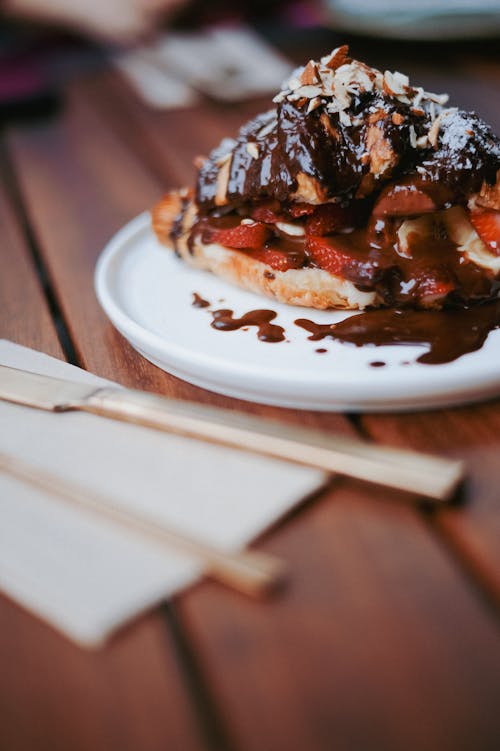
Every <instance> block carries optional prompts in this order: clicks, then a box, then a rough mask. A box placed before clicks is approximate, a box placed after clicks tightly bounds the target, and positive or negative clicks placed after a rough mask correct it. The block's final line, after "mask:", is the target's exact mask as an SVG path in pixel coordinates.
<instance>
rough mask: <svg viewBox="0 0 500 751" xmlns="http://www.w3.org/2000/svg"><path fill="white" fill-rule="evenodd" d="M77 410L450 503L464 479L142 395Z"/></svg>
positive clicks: (393, 454)
mask: <svg viewBox="0 0 500 751" xmlns="http://www.w3.org/2000/svg"><path fill="white" fill-rule="evenodd" d="M75 407H76V408H79V409H83V410H85V411H87V412H92V413H94V414H97V415H102V416H104V417H111V418H113V419H116V420H123V421H125V422H131V423H136V424H140V425H145V426H147V427H150V428H155V429H157V430H163V431H167V432H170V433H178V434H181V435H185V436H189V437H191V438H198V439H201V440H206V441H210V442H212V443H220V444H224V445H227V446H232V447H236V448H240V449H244V450H247V451H253V452H256V453H259V454H264V455H266V456H273V457H276V458H279V459H285V460H288V461H292V462H296V463H299V464H303V465H306V466H310V467H315V468H316V469H321V470H324V471H326V472H329V473H339V474H342V475H347V476H350V477H355V478H357V479H361V480H366V481H368V482H374V483H378V484H380V485H385V486H387V487H392V488H398V489H400V490H406V491H409V492H411V493H412V495H413V497H415V496H416V495H421V496H422V495H423V496H427V497H429V498H433V499H435V500H441V501H443V500H447V499H448V498H450V497H451V495H452V494H453V492H454V491H455V490H456V488H457V486H458V484H459V483H460V481H461V480H462V479H463V476H464V465H463V463H462V462H460V461H456V460H450V459H444V458H441V457H437V456H431V455H427V454H420V453H416V452H413V451H403V450H400V449H392V448H386V447H383V446H377V445H374V444H370V443H368V442H365V441H359V440H353V439H349V438H344V437H343V436H334V435H330V434H328V433H325V432H322V431H318V430H312V429H309V428H302V427H299V426H295V425H293V426H291V425H284V424H282V423H279V422H275V421H272V420H266V419H263V418H260V417H254V416H252V415H246V414H243V413H239V412H234V411H231V410H227V409H220V408H218V407H210V406H206V405H204V404H196V403H192V402H184V401H179V400H171V399H166V398H165V397H161V396H156V395H154V394H146V393H144V392H142V391H133V390H125V389H114V388H104V389H99V390H98V391H96V392H94V394H92V395H91V396H90V397H87V398H86V399H85V400H84V401H82V402H81V403H79V404H78V405H75Z"/></svg>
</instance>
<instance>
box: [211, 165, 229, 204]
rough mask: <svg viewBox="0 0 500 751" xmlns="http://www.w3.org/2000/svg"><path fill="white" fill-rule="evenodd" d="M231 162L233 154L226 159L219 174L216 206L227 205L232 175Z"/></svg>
mask: <svg viewBox="0 0 500 751" xmlns="http://www.w3.org/2000/svg"><path fill="white" fill-rule="evenodd" d="M231 161H232V154H229V158H228V159H226V161H225V162H224V164H223V165H222V166H221V168H220V170H219V172H218V174H217V190H216V193H215V205H216V206H224V204H226V203H227V186H228V183H229V175H230V173H231Z"/></svg>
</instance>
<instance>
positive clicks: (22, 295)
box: [0, 189, 64, 359]
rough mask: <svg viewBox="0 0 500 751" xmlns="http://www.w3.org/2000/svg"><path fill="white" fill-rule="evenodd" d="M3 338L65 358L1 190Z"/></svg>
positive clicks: (0, 306)
mask: <svg viewBox="0 0 500 751" xmlns="http://www.w3.org/2000/svg"><path fill="white" fill-rule="evenodd" d="M0 230H1V234H2V243H1V246H0V258H1V264H2V272H1V273H0V310H1V311H2V313H1V315H0V338H2V339H10V340H12V341H14V342H17V343H18V344H23V345H25V346H28V347H34V348H35V349H40V350H42V351H44V352H46V353H47V354H49V355H52V356H53V357H59V358H60V359H63V358H64V355H63V352H62V349H61V345H60V344H59V340H58V338H57V333H56V330H55V328H54V326H53V324H52V320H51V317H50V313H49V308H48V305H47V302H46V300H45V297H44V295H43V291H42V289H41V286H40V283H39V281H38V278H37V276H36V274H35V271H34V268H33V264H32V261H31V257H30V255H29V251H28V249H27V247H26V244H25V242H24V238H23V235H22V232H21V229H20V227H19V225H18V223H17V221H16V220H15V218H14V213H13V210H12V206H11V203H10V201H9V199H8V198H7V195H6V193H5V191H4V190H2V189H0Z"/></svg>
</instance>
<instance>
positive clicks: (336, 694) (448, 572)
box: [180, 482, 500, 751]
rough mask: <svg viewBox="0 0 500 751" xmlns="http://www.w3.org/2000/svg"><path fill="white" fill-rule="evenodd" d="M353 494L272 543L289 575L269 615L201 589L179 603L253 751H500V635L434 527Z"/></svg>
mask: <svg viewBox="0 0 500 751" xmlns="http://www.w3.org/2000/svg"><path fill="white" fill-rule="evenodd" d="M388 496H389V494H387V493H385V492H384V491H376V492H375V491H372V492H371V493H370V494H367V493H366V490H365V489H363V488H361V486H358V485H356V484H355V483H347V482H346V483H344V484H343V485H342V486H339V487H338V488H337V489H336V491H335V492H332V493H330V494H329V495H327V496H326V497H324V498H322V500H321V501H319V502H317V503H316V504H315V505H314V506H313V507H311V508H310V509H308V510H307V513H303V514H301V515H300V518H297V517H296V518H294V519H293V520H292V521H291V522H289V523H288V524H287V526H286V527H284V528H281V529H280V530H279V531H277V532H275V533H274V534H273V536H272V538H269V539H268V540H267V542H266V544H265V546H264V548H265V550H267V551H269V552H273V553H274V554H279V555H281V556H282V557H284V558H285V559H288V560H289V561H290V563H291V566H292V574H291V584H290V589H289V591H288V592H287V596H286V597H283V598H281V599H279V600H276V601H275V602H272V603H269V604H267V605H266V606H265V607H263V606H262V605H259V604H255V603H252V602H240V601H237V599H236V597H234V596H231V595H230V594H228V593H222V592H217V591H216V590H215V588H214V587H208V586H204V587H203V588H200V589H199V590H198V591H195V592H193V593H191V594H188V595H187V596H186V597H184V598H183V600H182V602H181V604H180V612H181V618H182V619H183V623H184V627H185V628H186V629H188V631H189V633H190V634H191V637H192V639H193V641H194V644H195V648H196V649H197V652H198V654H199V655H200V658H199V659H200V661H201V664H202V667H203V670H204V672H205V675H206V676H207V677H208V678H209V680H210V682H211V684H212V686H213V688H214V690H215V693H216V696H217V698H218V702H219V705H220V706H221V707H224V709H225V713H226V714H225V716H226V723H227V725H228V727H229V732H230V733H231V734H232V736H233V737H234V738H235V740H236V743H237V745H238V744H239V745H240V746H241V747H242V748H245V750H246V751H303V749H307V750H308V751H329V750H330V749H335V751H352V749H370V751H400V749H405V751H421V749H426V751H467V750H468V749H473V748H478V749H479V748H480V749H484V750H486V749H489V750H490V751H493V750H494V749H495V748H497V747H498V744H499V742H500V718H499V717H498V712H497V706H498V696H499V695H500V694H499V691H500V676H499V670H500V649H499V638H498V625H497V624H496V622H495V621H494V620H493V619H492V618H490V617H489V615H488V614H487V613H486V612H485V611H484V610H483V608H482V603H481V601H480V599H478V597H477V594H476V593H475V592H474V591H473V590H472V588H469V587H467V585H466V584H465V583H464V581H463V579H462V578H461V577H460V575H459V572H458V571H457V568H456V566H455V564H454V562H453V560H451V559H450V558H447V557H446V555H445V554H444V553H443V550H442V549H441V547H440V546H439V545H438V544H436V541H435V539H433V537H431V536H430V535H429V534H428V530H427V529H426V527H425V524H424V523H423V522H422V523H418V522H417V520H416V518H415V515H414V514H413V513H412V511H411V510H410V509H409V508H407V507H404V506H402V505H397V504H398V502H397V500H396V498H395V497H394V496H393V495H392V494H391V496H390V497H388Z"/></svg>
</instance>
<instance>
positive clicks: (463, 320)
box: [295, 300, 500, 365]
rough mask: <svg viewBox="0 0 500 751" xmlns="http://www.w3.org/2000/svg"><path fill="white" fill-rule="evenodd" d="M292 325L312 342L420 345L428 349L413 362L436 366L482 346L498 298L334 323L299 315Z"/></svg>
mask: <svg viewBox="0 0 500 751" xmlns="http://www.w3.org/2000/svg"><path fill="white" fill-rule="evenodd" d="M295 324H296V325H297V326H300V327H301V328H303V329H306V331H309V332H310V334H311V335H310V336H309V337H308V339H311V340H312V341H319V340H321V339H325V338H326V337H330V338H331V339H336V340H338V341H341V342H348V343H351V344H355V345H356V346H357V347H360V346H363V345H366V344H371V345H376V346H382V345H411V344H424V345H426V346H427V347H429V348H430V349H429V351H428V352H425V353H424V354H422V355H420V357H418V358H417V362H421V363H425V364H427V365H437V364H440V363H446V362H452V361H453V360H456V359H457V358H459V357H461V356H462V355H465V354H467V353H469V352H474V351H475V350H478V349H480V348H481V347H482V346H483V344H484V342H485V341H486V337H487V336H488V334H489V333H490V331H493V330H494V329H497V328H499V327H500V300H497V301H495V302H490V303H486V304H483V305H477V306H475V307H472V308H465V309H461V310H446V311H437V310H436V311H434V310H433V311H430V310H408V309H404V310H399V309H393V310H372V311H370V312H368V313H361V314H360V315H354V316H350V317H349V318H346V319H345V320H344V321H341V322H340V323H334V324H318V323H315V322H314V321H310V320H308V319H304V318H299V319H297V320H296V321H295Z"/></svg>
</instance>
